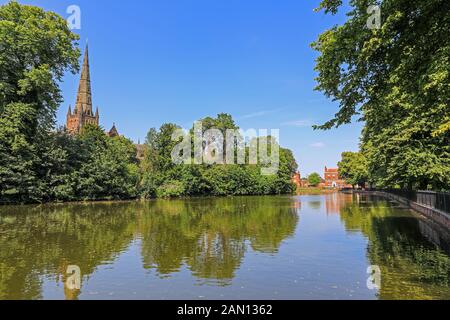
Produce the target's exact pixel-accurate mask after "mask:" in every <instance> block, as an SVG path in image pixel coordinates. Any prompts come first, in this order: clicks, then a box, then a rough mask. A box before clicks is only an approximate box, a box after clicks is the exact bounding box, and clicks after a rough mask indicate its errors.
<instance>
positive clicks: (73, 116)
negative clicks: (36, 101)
mask: <svg viewBox="0 0 450 320" xmlns="http://www.w3.org/2000/svg"><path fill="white" fill-rule="evenodd" d="M99 119H100V116H99V112H98V108H97V110H96V111H95V114H94V112H93V110H92V91H91V76H90V70H89V50H88V46H87V45H86V51H85V53H84V60H83V68H82V71H81V79H80V84H79V86H78V94H77V100H76V104H75V108H74V109H73V113H72V107H71V106H69V111H68V113H67V123H66V128H67V131H68V132H69V133H70V134H78V133H80V131H81V129H82V128H83V127H84V126H85V125H87V124H93V125H97V126H98V125H99Z"/></svg>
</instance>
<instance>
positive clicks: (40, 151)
mask: <svg viewBox="0 0 450 320" xmlns="http://www.w3.org/2000/svg"><path fill="white" fill-rule="evenodd" d="M77 40H78V36H77V35H76V34H74V33H72V32H71V31H70V30H69V28H68V26H67V22H66V20H65V19H63V18H62V17H60V16H58V15H57V14H55V13H53V12H46V11H44V10H43V9H41V8H38V7H34V6H26V5H20V4H19V3H17V2H16V1H12V2H9V3H8V4H6V5H3V6H1V7H0V48H1V50H0V75H1V76H0V122H1V126H0V146H1V148H0V164H1V165H0V201H11V200H13V201H17V200H20V201H28V200H33V201H37V200H40V199H42V198H43V196H44V194H45V193H46V192H47V191H48V190H47V189H46V186H45V185H43V184H42V182H43V181H44V180H45V177H46V176H47V174H48V172H47V171H46V168H45V166H43V161H44V160H45V159H46V158H45V156H44V154H50V152H49V151H50V150H49V149H48V145H47V144H45V143H42V142H43V141H45V140H46V139H47V138H48V135H49V134H50V130H51V129H52V128H53V127H54V124H55V113H56V109H57V108H58V106H59V104H60V102H61V100H62V98H61V92H60V89H59V85H58V83H59V82H60V81H61V79H62V77H63V75H64V73H65V72H66V71H71V72H73V73H75V72H77V71H78V57H79V55H80V52H79V50H78V49H77V47H76V46H77V42H76V41H77Z"/></svg>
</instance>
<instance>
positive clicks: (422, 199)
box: [384, 189, 450, 213]
mask: <svg viewBox="0 0 450 320" xmlns="http://www.w3.org/2000/svg"><path fill="white" fill-rule="evenodd" d="M384 191H386V192H389V193H392V194H395V195H397V196H400V197H403V198H406V199H408V200H411V201H414V202H416V203H418V204H420V205H423V206H426V207H429V208H432V209H437V210H440V211H443V212H446V213H450V193H447V192H434V191H407V190H396V189H395V190H384Z"/></svg>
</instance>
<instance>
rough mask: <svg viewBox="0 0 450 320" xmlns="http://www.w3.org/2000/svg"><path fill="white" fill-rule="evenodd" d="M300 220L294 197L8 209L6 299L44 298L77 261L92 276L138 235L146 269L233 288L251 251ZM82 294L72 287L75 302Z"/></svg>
mask: <svg viewBox="0 0 450 320" xmlns="http://www.w3.org/2000/svg"><path fill="white" fill-rule="evenodd" d="M297 223H298V215H297V210H296V209H295V200H294V199H292V198H290V197H280V198H275V199H274V198H270V197H248V198H244V197H243V198H219V199H190V200H173V201H164V200H157V201H151V202H143V203H139V202H131V203H98V204H72V205H51V206H39V207H3V208H2V209H1V214H0V248H1V250H0V299H41V298H42V283H43V277H47V278H48V277H51V278H52V279H54V281H56V282H58V283H65V281H66V279H67V274H66V270H67V267H68V266H69V265H78V266H79V267H80V268H81V270H82V273H83V281H87V280H88V279H89V277H90V275H92V274H93V273H94V272H95V271H96V269H97V268H98V267H99V266H101V265H105V264H111V263H112V262H113V261H114V260H115V259H116V258H117V257H118V256H119V255H120V254H121V253H123V252H125V251H126V250H127V248H128V247H129V245H130V243H131V242H132V241H133V240H134V239H141V241H142V260H143V264H144V267H145V268H152V269H153V268H154V269H156V270H157V272H158V274H159V276H160V277H169V276H170V275H171V274H172V273H175V272H177V271H179V270H180V268H181V267H182V266H183V265H186V266H187V267H188V268H189V269H190V270H191V271H192V274H194V275H195V276H196V277H198V278H199V279H201V280H203V281H209V280H214V281H216V284H219V285H227V284H229V283H230V282H231V280H232V279H233V277H234V272H235V271H236V269H237V268H239V266H240V264H241V262H242V259H243V257H244V255H245V252H246V250H247V241H248V243H249V244H250V246H251V248H252V249H253V250H257V251H261V252H264V253H276V252H277V250H278V248H279V246H280V244H281V242H282V241H283V240H284V239H285V238H287V237H289V236H292V235H293V234H294V231H295V228H296V225H297ZM79 293H80V292H78V291H74V292H73V291H69V290H67V289H66V290H65V294H66V298H67V299H76V298H77V297H78V295H79Z"/></svg>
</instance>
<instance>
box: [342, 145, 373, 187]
mask: <svg viewBox="0 0 450 320" xmlns="http://www.w3.org/2000/svg"><path fill="white" fill-rule="evenodd" d="M338 166H339V176H341V177H342V178H344V179H345V181H346V182H347V183H349V184H351V185H352V186H353V187H355V186H356V185H360V186H364V185H365V184H366V183H367V182H368V179H369V173H368V168H367V159H366V157H365V156H364V154H362V153H361V152H344V153H342V160H341V161H340V162H339V164H338Z"/></svg>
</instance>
